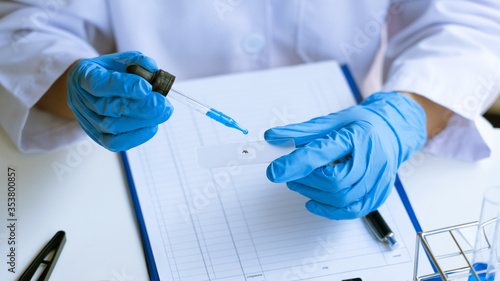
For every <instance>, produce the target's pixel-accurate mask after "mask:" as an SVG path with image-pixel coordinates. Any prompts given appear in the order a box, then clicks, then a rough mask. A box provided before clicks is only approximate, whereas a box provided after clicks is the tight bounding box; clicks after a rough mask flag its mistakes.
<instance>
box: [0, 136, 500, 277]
mask: <svg viewBox="0 0 500 281" xmlns="http://www.w3.org/2000/svg"><path fill="white" fill-rule="evenodd" d="M494 144H495V147H494V151H493V155H492V157H490V158H489V159H486V160H482V161H479V162H476V163H466V162H459V161H454V160H449V159H442V158H438V157H434V156H430V155H426V154H421V153H419V154H417V155H416V156H415V157H414V158H412V160H409V161H408V162H406V163H404V164H403V166H402V168H401V169H400V176H401V178H402V181H403V183H404V186H405V189H406V191H407V193H408V195H409V197H410V200H411V202H412V205H413V207H414V209H415V212H416V214H417V217H418V218H419V220H420V223H421V225H422V227H423V229H424V230H431V229H435V228H441V227H445V226H450V225H455V224H460V223H465V222H469V221H474V220H477V219H478V215H479V211H480V206H481V198H482V192H483V190H484V189H485V188H487V187H488V186H493V185H500V176H499V175H500V130H496V131H495V142H494ZM8 166H12V167H15V168H16V169H17V173H18V175H17V194H16V200H17V203H18V205H17V209H16V212H17V217H18V221H17V229H16V240H17V241H16V242H17V253H16V254H17V257H16V259H17V260H16V274H12V273H9V272H7V265H6V251H7V241H6V238H7V235H8V233H7V228H6V226H7V219H6V218H7V206H6V203H7V202H6V201H7V199H6V197H7V190H6V186H7V183H8V182H7V167H8ZM0 186H2V188H0V254H1V255H0V261H1V263H0V280H14V279H15V278H16V277H18V276H19V274H20V273H21V272H22V271H24V269H25V268H26V267H27V265H28V264H29V263H30V262H31V260H32V259H33V257H34V255H35V254H36V253H38V252H39V251H40V250H41V248H42V247H43V246H44V245H45V244H46V243H47V242H48V241H49V240H50V239H51V238H52V236H53V235H54V234H55V233H56V232H57V231H58V230H64V231H66V235H67V242H66V245H65V247H64V250H63V251H62V254H61V256H60V257H59V260H58V262H57V265H56V267H55V269H54V271H53V273H52V277H51V280H54V281H58V280H64V281H67V280H85V281H88V280H99V281H104V280H110V281H111V280H115V281H125V280H126V281H135V280H148V274H147V269H146V264H145V260H144V254H143V251H142V247H141V241H140V237H139V232H138V229H137V224H136V222H135V217H134V213H133V209H132V204H131V201H130V197H129V195H128V190H127V186H126V181H125V178H124V174H123V171H122V167H121V162H120V158H119V155H118V154H116V153H111V152H108V151H107V150H105V149H103V148H101V147H99V146H98V145H96V144H94V143H92V142H91V141H84V142H82V143H79V144H77V145H73V146H71V147H68V148H65V149H61V150H59V151H56V152H53V153H46V154H30V155H27V154H22V153H20V152H18V150H17V149H16V148H15V147H14V145H13V144H12V143H11V141H10V140H9V139H8V137H7V135H6V134H5V132H4V131H3V130H1V129H0Z"/></svg>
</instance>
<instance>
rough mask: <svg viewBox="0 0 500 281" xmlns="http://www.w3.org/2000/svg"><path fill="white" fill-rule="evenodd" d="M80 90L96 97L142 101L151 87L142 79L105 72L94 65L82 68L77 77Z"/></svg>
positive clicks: (124, 74) (109, 71) (125, 74)
mask: <svg viewBox="0 0 500 281" xmlns="http://www.w3.org/2000/svg"><path fill="white" fill-rule="evenodd" d="M77 79H78V81H77V83H76V84H77V85H79V87H80V88H81V89H80V92H81V90H84V91H86V92H87V93H89V94H91V95H93V96H96V97H122V98H128V99H142V98H144V97H145V96H147V95H148V94H150V93H151V91H152V86H151V84H149V82H147V81H146V80H144V79H143V78H142V77H140V76H137V75H134V74H128V73H120V72H116V71H112V70H107V69H104V68H102V67H99V66H96V65H87V66H84V67H83V68H82V69H81V71H80V73H79V75H78V76H77Z"/></svg>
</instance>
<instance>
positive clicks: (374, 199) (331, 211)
mask: <svg viewBox="0 0 500 281" xmlns="http://www.w3.org/2000/svg"><path fill="white" fill-rule="evenodd" d="M394 175H395V171H394V172H393V174H390V175H387V176H386V177H382V178H378V179H377V180H376V181H375V182H373V185H374V186H373V188H371V189H370V191H368V193H367V194H366V195H365V196H363V197H362V198H360V199H359V200H357V201H353V202H352V203H351V204H349V205H346V206H344V207H336V206H332V205H329V204H324V203H321V202H319V201H314V200H311V201H308V202H307V203H306V208H307V210H309V211H310V212H311V213H313V214H317V215H320V216H323V217H327V218H330V219H336V220H344V219H355V218H359V217H363V216H366V215H367V214H368V213H370V212H372V211H374V210H376V209H378V208H379V207H380V206H381V205H382V204H383V203H384V202H385V200H386V199H387V197H388V196H389V194H390V192H391V190H392V186H393V184H394V180H393V178H394V177H395V176H394Z"/></svg>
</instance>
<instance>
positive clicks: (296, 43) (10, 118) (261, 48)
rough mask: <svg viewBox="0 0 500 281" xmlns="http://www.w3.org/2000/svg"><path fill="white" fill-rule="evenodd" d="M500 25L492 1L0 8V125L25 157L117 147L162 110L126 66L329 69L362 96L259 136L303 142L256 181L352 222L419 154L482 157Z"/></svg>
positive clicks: (168, 110) (142, 133)
mask: <svg viewBox="0 0 500 281" xmlns="http://www.w3.org/2000/svg"><path fill="white" fill-rule="evenodd" d="M499 19H500V1H497V0H483V1H475V0H455V1H449V0H435V1H430V0H429V1H426V0H403V1H390V0H378V1H375V0H370V1H368V0H367V1H351V0H339V1H299V0H295V1H252V0H246V1H245V0H212V1H140V2H139V1H126V0H124V1H102V0H87V1H76V0H74V1H69V0H37V1H34V0H33V1H30V0H24V1H2V2H1V3H0V85H1V87H0V91H1V92H0V122H1V125H2V127H3V128H4V129H5V131H6V132H7V133H8V134H9V136H10V137H11V139H12V140H13V142H14V143H15V144H16V145H17V146H18V147H19V149H20V150H21V151H24V152H40V151H48V150H53V149H56V148H59V147H61V146H65V145H67V144H69V143H71V142H74V141H76V140H79V139H81V138H82V136H83V135H84V134H85V133H86V134H87V135H88V136H90V137H91V138H92V139H93V140H95V141H96V142H98V143H99V144H100V145H102V146H104V147H106V148H108V149H109V150H111V151H121V150H127V149H129V148H132V147H134V146H137V145H140V144H142V143H144V142H146V141H147V140H149V139H150V138H152V137H153V136H154V134H155V133H156V131H157V128H158V124H160V123H162V122H165V121H166V120H167V119H168V118H169V117H170V115H171V114H172V112H173V108H172V106H171V105H170V104H169V102H168V100H167V99H165V98H163V96H161V95H160V94H158V93H155V92H152V90H151V86H150V85H149V84H148V83H147V82H146V81H144V80H143V79H141V78H140V77H138V76H135V75H131V74H126V73H124V72H125V68H126V66H127V65H129V64H131V63H137V64H140V65H142V66H144V67H146V68H148V69H150V70H156V69H158V67H161V68H163V69H166V70H168V71H170V72H172V73H175V74H176V75H177V77H178V79H188V78H196V77H203V76H210V75H217V74H222V73H233V72H242V71H250V70H257V69H264V68H272V67H278V66H284V65H292V64H299V63H307V62H314V61H321V60H331V59H334V60H337V61H339V62H341V63H347V64H348V65H349V67H350V69H351V71H352V72H353V75H354V78H355V80H356V82H357V83H358V84H359V85H361V86H362V91H363V95H364V96H365V97H366V99H365V100H364V102H363V103H362V104H360V105H358V106H353V107H351V108H348V109H345V110H343V111H340V112H335V113H332V114H330V115H328V116H321V117H317V118H315V119H313V120H310V121H308V122H304V123H300V124H291V125H287V126H283V127H276V128H271V129H269V130H268V131H267V132H266V133H265V138H266V139H274V138H283V137H287V138H289V137H292V138H294V139H295V142H296V144H297V145H299V146H300V147H299V148H298V149H296V151H295V152H294V153H291V154H290V155H288V156H285V157H281V158H279V159H276V160H275V161H274V162H273V163H271V164H270V165H269V167H268V170H267V176H268V178H269V179H270V180H271V181H273V182H287V185H288V187H289V188H290V189H291V190H294V191H296V192H299V193H300V194H302V195H304V196H307V197H309V198H310V199H311V200H310V201H309V202H308V203H307V204H306V207H307V209H308V210H309V211H311V212H313V213H315V214H318V215H321V216H325V217H328V218H332V219H350V218H355V217H360V216H363V215H366V214H367V213H368V212H370V211H372V210H374V209H376V208H377V207H379V206H380V205H381V204H382V203H383V202H384V200H385V199H386V197H387V196H388V194H389V192H390V189H391V187H392V185H393V183H394V179H395V175H396V171H397V169H398V167H399V166H400V164H401V163H402V162H403V161H405V160H407V159H408V158H409V157H411V155H412V154H414V153H415V152H416V151H418V150H419V149H421V148H422V147H423V146H424V145H425V149H427V150H428V151H430V152H433V153H435V154H438V155H441V156H447V157H455V158H458V159H467V160H477V159H481V158H484V157H487V156H488V155H489V154H490V149H489V147H488V144H487V134H486V133H487V132H488V128H490V127H488V124H487V122H486V121H485V120H484V119H483V118H482V117H481V114H482V112H483V111H485V110H486V109H487V108H488V107H489V105H490V104H491V103H492V102H493V100H494V99H495V95H496V94H497V93H498V79H499V77H500V21H499ZM377 54H380V56H378V55H377ZM152 58H154V60H153V59H152ZM379 58H380V60H379ZM370 70H371V71H370ZM373 73H375V74H373ZM377 73H383V75H382V76H383V77H377V75H376V74H377ZM372 74H373V75H372ZM370 77H372V80H370ZM373 77H374V78H373ZM376 78H379V81H381V82H383V84H382V85H378V86H377V85H376V84H372V86H370V84H369V82H370V81H376V80H377V79H376ZM374 79H375V80H374ZM495 79H496V80H495ZM495 81H497V82H496V83H495ZM373 85H374V86H373ZM75 118H76V121H78V122H75V121H74V119H75ZM82 129H83V130H82ZM434 136H435V137H434ZM432 137H434V138H433V139H432ZM428 139H429V141H428ZM426 142H427V144H426ZM337 159H340V160H341V162H340V163H339V164H336V165H334V166H333V165H330V163H332V162H334V161H335V160H337Z"/></svg>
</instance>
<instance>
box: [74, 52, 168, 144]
mask: <svg viewBox="0 0 500 281" xmlns="http://www.w3.org/2000/svg"><path fill="white" fill-rule="evenodd" d="M132 63H136V64H139V65H141V66H143V67H145V68H147V69H148V70H150V71H157V70H158V67H157V66H156V63H155V61H154V60H153V59H151V58H149V57H146V56H144V55H143V54H141V53H139V52H125V53H115V54H109V55H104V56H100V57H96V58H93V59H84V60H81V61H80V62H78V63H76V64H75V65H74V66H73V67H72V68H71V69H70V71H69V75H68V80H67V83H68V105H69V107H70V108H71V109H72V110H73V112H74V114H75V116H76V119H77V120H78V123H80V126H82V128H83V130H84V131H85V132H86V133H87V134H88V135H89V136H90V137H91V138H92V139H93V140H94V141H96V142H97V143H99V144H100V145H102V146H104V147H105V148H107V149H109V150H111V151H124V150H127V149H130V148H132V147H135V146H138V145H140V144H142V143H144V142H146V141H148V140H149V139H151V138H152V137H153V136H154V135H155V134H156V132H157V131H158V124H161V123H163V122H165V121H166V120H167V119H168V118H169V117H170V115H171V114H172V111H173V107H172V105H170V103H169V101H168V100H167V99H166V98H165V97H164V96H162V95H161V94H159V93H157V92H153V91H152V87H151V84H149V83H148V82H147V81H146V80H144V79H143V78H141V77H139V76H137V75H134V74H128V73H125V69H126V68H127V66H128V65H129V64H132Z"/></svg>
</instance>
